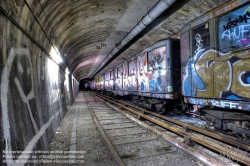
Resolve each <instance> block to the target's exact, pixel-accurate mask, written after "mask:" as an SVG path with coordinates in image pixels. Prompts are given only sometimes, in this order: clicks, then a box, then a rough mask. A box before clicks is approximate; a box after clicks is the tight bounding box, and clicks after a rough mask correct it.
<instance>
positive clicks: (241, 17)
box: [223, 12, 250, 30]
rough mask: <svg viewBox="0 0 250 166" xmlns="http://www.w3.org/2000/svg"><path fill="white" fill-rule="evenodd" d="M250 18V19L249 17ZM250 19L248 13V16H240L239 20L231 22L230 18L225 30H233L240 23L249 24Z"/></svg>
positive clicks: (247, 13)
mask: <svg viewBox="0 0 250 166" xmlns="http://www.w3.org/2000/svg"><path fill="white" fill-rule="evenodd" d="M247 16H248V17H247ZM248 19H250V13H249V12H246V14H244V15H243V16H242V15H241V16H239V18H236V19H234V20H231V18H230V17H229V18H228V23H227V24H226V25H223V27H224V29H225V30H228V29H230V28H233V27H235V26H237V24H238V22H245V23H247V20H248Z"/></svg>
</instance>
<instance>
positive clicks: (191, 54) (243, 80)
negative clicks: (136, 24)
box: [180, 0, 250, 143]
mask: <svg viewBox="0 0 250 166" xmlns="http://www.w3.org/2000/svg"><path fill="white" fill-rule="evenodd" d="M249 35H250V4H249V1H248V0H240V1H239V0H234V1H229V2H227V3H225V4H224V5H222V6H220V7H218V8H216V9H214V10H212V11H210V12H208V13H206V14H205V15H203V16H202V17H199V18H197V19H195V20H194V21H192V22H190V23H189V24H188V25H186V26H184V27H183V28H182V30H181V37H180V42H181V66H182V68H181V74H182V77H181V79H182V96H183V97H184V103H185V106H187V108H188V107H190V106H191V108H192V110H193V111H199V112H200V113H201V115H203V116H204V117H205V120H206V121H207V125H208V127H210V128H211V129H220V130H223V131H225V132H227V133H229V134H233V135H236V136H239V137H241V138H242V139H243V140H242V141H244V142H247V143H250V141H249V138H250V130H249V128H250V125H249V119H250V118H249V111H250V36H249Z"/></svg>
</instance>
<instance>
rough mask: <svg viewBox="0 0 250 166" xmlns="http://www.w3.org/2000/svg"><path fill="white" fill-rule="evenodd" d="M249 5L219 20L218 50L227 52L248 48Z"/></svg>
mask: <svg viewBox="0 0 250 166" xmlns="http://www.w3.org/2000/svg"><path fill="white" fill-rule="evenodd" d="M249 19H250V4H248V5H246V6H244V7H241V8H239V9H237V10H234V11H232V12H230V13H227V14H226V15H224V16H222V17H221V18H219V21H218V43H219V50H220V51H222V52H228V51H231V50H234V49H238V48H242V47H245V46H250V38H249V35H250V23H249Z"/></svg>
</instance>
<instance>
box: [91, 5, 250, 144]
mask: <svg viewBox="0 0 250 166" xmlns="http://www.w3.org/2000/svg"><path fill="white" fill-rule="evenodd" d="M94 84H95V88H96V89H100V90H103V91H105V93H106V94H108V95H114V96H116V95H119V96H127V95H130V96H131V97H132V99H133V102H134V103H136V104H138V105H140V106H143V107H146V108H149V109H151V110H154V111H156V112H164V111H165V110H166V109H167V108H168V109H169V108H170V106H173V107H174V106H177V105H178V106H179V103H180V102H178V101H181V103H182V106H183V107H186V108H189V109H190V111H199V112H200V113H201V114H202V115H203V116H204V117H205V119H206V121H207V125H208V127H209V128H210V129H214V128H216V129H220V130H223V131H225V132H227V133H229V134H234V135H236V136H239V137H240V138H241V139H242V141H244V142H247V143H250V141H249V138H250V129H249V128H250V122H249V120H250V118H249V111H250V4H249V0H233V1H229V2H227V3H225V4H224V5H222V6H220V7H218V8H216V9H213V10H212V11H210V12H208V13H206V14H205V15H203V16H201V17H199V18H197V19H195V20H193V21H192V22H190V23H189V24H187V25H185V26H184V27H183V28H182V30H181V32H180V44H179V40H177V39H171V38H169V39H167V40H163V41H160V42H158V43H155V44H154V45H152V46H151V47H149V48H147V49H145V50H143V51H141V52H140V53H138V54H136V55H135V56H133V57H132V58H130V59H129V60H127V61H124V62H123V63H122V64H120V65H118V66H116V67H115V68H113V69H111V70H110V71H108V72H106V73H104V74H103V75H101V76H99V77H97V78H96V80H95V83H94Z"/></svg>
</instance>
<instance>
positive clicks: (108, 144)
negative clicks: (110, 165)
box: [87, 100, 125, 166]
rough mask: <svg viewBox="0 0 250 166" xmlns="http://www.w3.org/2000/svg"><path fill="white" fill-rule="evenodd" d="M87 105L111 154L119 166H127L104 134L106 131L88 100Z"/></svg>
mask: <svg viewBox="0 0 250 166" xmlns="http://www.w3.org/2000/svg"><path fill="white" fill-rule="evenodd" d="M87 105H88V109H89V110H90V112H91V114H92V117H93V119H94V121H95V124H96V126H97V128H98V130H99V132H100V134H101V136H102V138H103V140H104V141H105V142H106V144H107V146H108V148H109V150H110V152H111V154H112V156H113V158H114V160H115V161H116V162H117V164H118V165H119V166H125V164H124V162H123V161H122V159H121V157H120V156H119V154H118V153H117V151H116V150H115V148H114V146H113V145H112V143H111V142H110V140H109V138H108V136H107V135H106V133H105V132H104V130H103V128H102V126H101V124H100V123H99V121H98V119H97V117H96V115H95V113H94V111H93V109H92V108H91V106H90V105H89V101H88V100H87Z"/></svg>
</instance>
